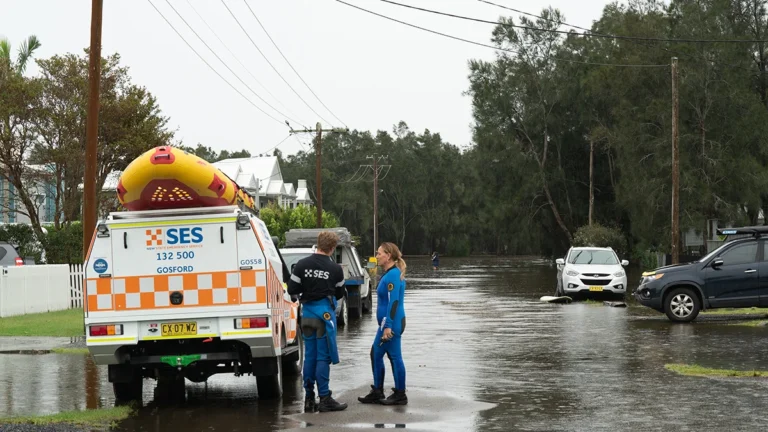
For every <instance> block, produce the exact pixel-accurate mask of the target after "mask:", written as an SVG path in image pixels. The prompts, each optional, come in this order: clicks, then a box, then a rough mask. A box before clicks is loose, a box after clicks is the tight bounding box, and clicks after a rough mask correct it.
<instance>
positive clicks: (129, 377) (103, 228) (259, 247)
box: [85, 148, 303, 400]
mask: <svg viewBox="0 0 768 432" xmlns="http://www.w3.org/2000/svg"><path fill="white" fill-rule="evenodd" d="M163 149H164V150H165V151H164V152H157V151H156V150H153V151H150V152H147V153H146V154H145V155H143V156H142V157H140V158H139V159H137V160H136V161H134V162H133V163H132V166H133V164H136V163H137V162H139V163H143V164H151V163H152V158H153V157H155V156H157V155H158V154H160V155H162V154H168V153H173V152H176V153H175V156H176V158H177V159H179V158H180V156H182V154H181V153H180V152H181V151H180V150H178V149H172V148H163ZM168 149H171V150H170V151H169V150H168ZM153 152H154V153H153ZM183 155H184V156H193V155H189V154H187V153H184V154H183ZM193 157H194V156H193ZM142 158H144V159H142ZM147 159H148V160H147ZM132 166H129V169H130V168H132ZM134 168H135V167H134ZM144 168H145V169H144V171H143V172H144V173H145V174H146V173H150V175H153V174H152V173H153V171H152V170H150V169H147V167H144ZM164 169H167V166H166V167H164ZM128 172H129V170H126V172H125V173H124V174H123V176H125V175H126V173H128ZM154 175H156V176H158V175H157V174H156V173H155V174H154ZM221 176H222V177H224V178H226V176H224V175H223V174H221ZM158 177H159V176H158ZM134 180H135V179H134ZM160 180H161V181H162V180H163V179H160ZM227 180H229V179H227ZM125 183H128V182H124V183H121V184H125ZM159 184H160V185H161V186H159V187H161V188H162V187H163V186H162V185H163V183H162V182H161V183H159ZM230 185H232V186H230ZM233 186H234V182H231V181H230V182H227V184H226V187H233ZM145 187H152V188H157V187H158V186H157V184H153V183H152V181H149V182H146V185H145ZM174 187H176V188H186V189H183V191H184V192H183V193H185V194H186V196H195V193H196V192H197V191H196V189H195V187H194V186H193V185H192V186H184V185H180V184H179V183H177V184H175V185H174ZM235 187H236V186H235ZM220 192H227V191H226V190H220ZM229 192H230V193H231V191H229ZM232 196H236V193H232ZM156 201H159V200H156ZM174 204H175V203H174ZM232 204H233V205H219V204H216V205H212V206H201V207H193V208H182V207H180V206H178V205H172V206H169V207H172V208H162V206H161V205H156V206H154V207H153V209H151V210H137V211H125V212H112V213H110V214H109V216H108V217H107V218H106V219H105V220H103V221H100V222H99V223H98V224H97V227H96V231H95V233H94V235H93V239H92V242H91V246H90V248H89V251H88V255H87V258H86V260H87V262H86V268H85V279H86V296H87V297H86V302H85V303H86V304H85V326H86V343H87V346H88V350H89V351H90V353H91V354H92V356H93V358H94V361H95V362H96V364H100V365H107V366H108V371H109V381H110V382H112V384H113V388H114V392H115V397H116V399H118V400H135V399H140V398H141V395H142V387H143V381H144V379H145V378H153V379H156V380H158V386H160V385H161V384H162V383H169V384H170V385H172V386H181V389H182V390H183V385H184V378H186V379H189V380H190V381H192V382H203V381H206V380H207V379H208V378H209V377H210V376H211V375H214V374H217V373H233V374H235V375H236V376H241V375H246V374H251V375H254V376H255V377H256V384H257V389H258V394H259V397H261V398H271V397H277V396H280V395H281V394H282V372H283V368H284V367H286V368H288V369H290V371H291V372H299V371H300V367H301V362H302V361H303V347H302V345H301V338H300V337H299V335H298V325H299V323H298V317H299V303H298V302H294V301H292V300H291V297H290V296H289V295H288V294H287V293H286V292H285V290H284V285H283V281H284V278H285V276H287V275H286V273H287V269H286V266H285V263H284V261H283V259H282V257H281V256H280V254H279V251H278V250H277V248H276V246H275V240H276V238H273V237H272V236H270V234H269V231H268V230H267V227H266V225H265V224H264V222H263V221H262V220H261V219H259V218H258V217H257V216H256V214H255V212H254V211H252V209H251V208H250V207H249V206H247V205H243V204H247V201H245V202H244V201H242V200H237V201H236V202H233V203H232ZM134 208H137V206H136V205H135V203H134ZM172 388H173V387H172ZM175 388H177V389H178V387H175Z"/></svg>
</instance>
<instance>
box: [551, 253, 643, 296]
mask: <svg viewBox="0 0 768 432" xmlns="http://www.w3.org/2000/svg"><path fill="white" fill-rule="evenodd" d="M556 262H557V295H558V296H563V295H569V294H581V293H586V294H591V293H601V292H604V293H609V294H610V293H613V294H622V295H623V294H624V293H626V291H627V273H626V272H625V271H624V269H623V267H624V266H627V265H629V261H627V260H622V261H619V257H618V256H617V255H616V252H614V251H613V249H611V248H609V247H608V248H598V247H572V248H570V249H569V250H568V254H566V256H565V259H563V258H558V259H557V261H556Z"/></svg>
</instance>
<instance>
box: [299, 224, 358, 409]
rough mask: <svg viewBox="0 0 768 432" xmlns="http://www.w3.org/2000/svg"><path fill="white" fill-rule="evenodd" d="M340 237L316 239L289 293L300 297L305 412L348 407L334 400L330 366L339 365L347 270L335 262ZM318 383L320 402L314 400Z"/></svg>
mask: <svg viewBox="0 0 768 432" xmlns="http://www.w3.org/2000/svg"><path fill="white" fill-rule="evenodd" d="M338 242H339V237H338V236H337V235H336V234H335V233H333V232H331V231H323V232H321V233H320V234H319V235H318V236H317V251H316V252H315V253H314V254H312V255H310V256H308V257H306V258H303V259H301V260H299V262H297V263H296V266H295V267H294V268H293V271H292V272H291V279H290V280H289V281H288V294H290V295H292V296H297V295H300V298H299V300H300V302H301V336H302V338H303V339H304V370H303V371H302V375H303V378H304V390H305V393H306V396H305V399H304V411H306V412H314V411H315V409H317V410H318V411H320V412H327V411H341V410H343V409H345V408H347V404H345V403H339V402H337V401H335V400H334V399H333V398H332V397H331V390H330V388H329V385H328V383H329V381H330V373H331V363H333V364H337V363H339V353H338V350H337V348H336V304H337V301H338V300H340V299H341V298H343V297H344V271H343V270H342V268H341V266H340V265H338V264H337V263H335V262H334V261H333V258H331V257H332V256H333V252H334V251H335V250H336V245H337V244H338ZM315 382H317V392H318V394H319V395H320V403H319V404H317V403H316V401H315Z"/></svg>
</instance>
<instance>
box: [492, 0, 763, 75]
mask: <svg viewBox="0 0 768 432" xmlns="http://www.w3.org/2000/svg"><path fill="white" fill-rule="evenodd" d="M477 1H479V2H481V3H486V4H489V5H493V6H496V7H499V8H502V9H507V10H510V11H512V12H517V13H519V14H523V15H527V16H530V17H533V18H539V19H543V20H546V21H550V22H554V23H557V24H561V25H564V26H568V27H573V28H575V29H579V30H584V31H588V32H590V33H592V34H594V35H598V36H605V37H613V35H609V34H605V33H602V34H601V33H595V32H593V31H592V30H590V29H587V28H584V27H579V26H577V25H573V24H568V23H566V22H563V21H557V20H553V19H551V18H544V17H543V16H540V15H536V14H532V13H530V12H525V11H522V10H519V9H515V8H511V7H508V6H504V5H500V4H497V3H493V2H490V1H487V0H477ZM629 42H632V43H634V44H637V45H640V46H643V47H645V48H657V49H660V50H662V51H664V52H666V53H668V54H670V55H674V56H679V57H684V58H687V59H689V60H693V61H701V59H699V58H696V57H694V56H692V55H689V54H685V53H681V52H674V53H673V52H672V51H671V50H670V49H669V48H665V47H662V46H658V45H649V44H641V43H640V42H638V41H636V40H629ZM708 61H710V62H712V63H713V64H718V65H720V66H726V67H731V68H736V69H741V70H745V71H748V72H755V71H753V70H752V69H749V68H746V67H744V66H742V65H739V64H731V63H723V62H720V61H716V60H708Z"/></svg>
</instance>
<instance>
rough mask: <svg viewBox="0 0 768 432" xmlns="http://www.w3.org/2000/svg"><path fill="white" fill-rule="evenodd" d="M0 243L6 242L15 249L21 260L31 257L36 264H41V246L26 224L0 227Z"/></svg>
mask: <svg viewBox="0 0 768 432" xmlns="http://www.w3.org/2000/svg"><path fill="white" fill-rule="evenodd" d="M0 241H4V242H8V243H10V244H11V245H13V246H14V247H15V248H16V251H17V252H18V253H19V256H21V257H22V258H26V257H33V258H34V259H35V262H36V263H39V262H41V255H42V252H43V249H42V245H41V244H40V242H38V241H37V236H36V235H35V232H34V230H33V229H32V227H31V226H29V225H26V224H15V225H11V224H8V225H2V226H0Z"/></svg>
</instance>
